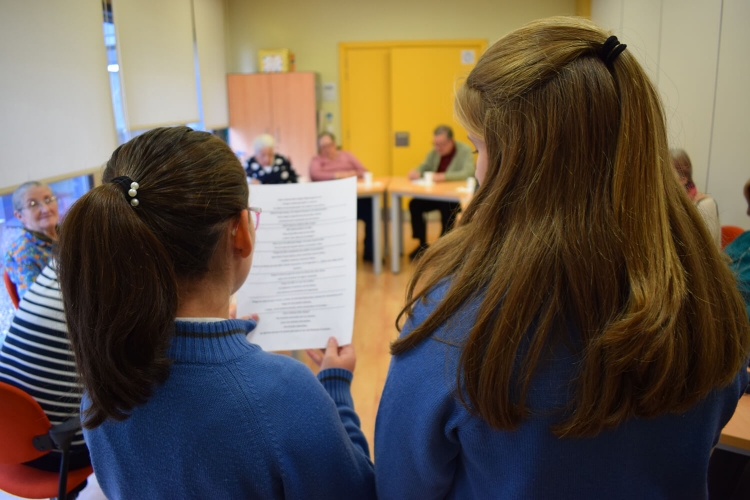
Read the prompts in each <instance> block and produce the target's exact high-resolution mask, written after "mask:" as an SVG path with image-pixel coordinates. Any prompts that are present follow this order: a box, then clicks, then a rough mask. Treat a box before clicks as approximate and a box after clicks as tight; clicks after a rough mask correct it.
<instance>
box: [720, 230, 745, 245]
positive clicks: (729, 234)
mask: <svg viewBox="0 0 750 500" xmlns="http://www.w3.org/2000/svg"><path fill="white" fill-rule="evenodd" d="M744 232H745V230H744V229H742V228H741V227H737V226H721V248H722V249H723V248H724V247H725V246H727V245H729V244H730V243H731V242H733V241H734V240H735V238H737V236H739V235H741V234H742V233H744Z"/></svg>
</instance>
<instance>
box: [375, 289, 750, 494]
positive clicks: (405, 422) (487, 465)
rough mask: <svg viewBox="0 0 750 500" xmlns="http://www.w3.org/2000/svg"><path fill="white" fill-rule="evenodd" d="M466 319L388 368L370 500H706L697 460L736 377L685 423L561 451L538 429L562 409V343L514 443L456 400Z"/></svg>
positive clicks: (570, 371) (428, 306) (660, 422)
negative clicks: (375, 487)
mask: <svg viewBox="0 0 750 500" xmlns="http://www.w3.org/2000/svg"><path fill="white" fill-rule="evenodd" d="M447 287H448V284H447V283H444V284H443V285H442V286H439V287H437V288H436V289H435V290H434V291H433V292H432V293H431V294H430V295H429V297H428V300H427V301H426V302H419V303H417V304H416V305H415V308H414V311H413V313H414V314H413V316H412V318H411V319H410V320H409V321H408V322H407V324H406V325H405V327H404V329H403V332H402V334H403V335H407V334H408V333H409V332H410V331H411V330H412V329H413V327H414V325H417V324H419V323H421V322H422V321H424V320H425V319H426V318H427V316H428V315H429V313H430V312H431V311H432V310H434V308H435V307H436V305H437V304H438V303H439V302H440V301H441V300H442V298H443V296H444V294H445V292H446V291H447ZM476 311H477V305H476V304H470V305H468V306H466V307H463V308H462V309H461V310H460V311H459V312H458V313H457V314H455V315H454V317H453V318H452V319H451V320H449V321H448V322H447V323H446V324H444V325H443V326H441V327H440V328H439V329H438V330H436V331H435V332H433V334H432V336H431V337H430V338H428V339H426V340H425V341H423V342H421V343H420V344H419V345H418V346H416V347H415V348H413V349H411V350H410V351H408V352H406V353H404V354H401V355H398V356H394V357H393V359H392V360H391V366H390V370H389V373H388V379H387V381H386V384H385V389H384V392H383V396H382V399H381V401H380V407H379V409H378V417H377V422H376V426H375V464H376V473H377V485H378V496H379V498H380V499H381V500H391V499H398V500H408V499H420V500H422V499H433V498H435V499H436V498H457V499H465V498H477V499H479V498H534V499H536V498H540V499H544V498H554V499H556V500H564V499H589V498H591V499H593V498H606V499H636V498H637V499H653V498H660V499H661V498H664V499H666V498H674V499H686V498H690V499H700V498H706V497H707V494H708V493H707V470H708V459H709V456H710V454H711V449H712V447H713V446H714V445H715V444H716V442H717V440H718V437H719V434H720V431H721V429H722V427H723V426H724V424H725V423H726V422H727V421H728V420H729V418H730V417H731V415H732V413H733V412H734V409H735V407H736V405H737V401H738V399H739V398H740V396H741V394H742V391H743V389H744V388H745V386H746V385H747V373H746V371H745V369H744V368H743V369H742V371H741V373H740V374H739V375H738V376H737V377H736V378H735V380H734V382H733V383H732V384H731V385H729V386H728V387H726V388H723V389H719V390H715V391H713V392H712V393H710V394H709V395H708V397H707V398H706V399H705V400H703V401H702V402H700V403H699V404H697V405H696V406H695V407H693V408H691V409H690V410H689V411H687V412H686V413H684V414H680V415H676V414H668V415H663V416H660V417H658V418H652V419H643V418H631V419H630V420H628V421H626V422H625V423H623V424H621V425H620V426H618V427H616V428H614V429H611V430H608V431H604V432H602V433H600V434H599V435H597V436H595V437H591V438H585V439H583V438H562V439H561V438H558V437H556V436H555V435H553V434H552V432H550V430H549V427H550V425H551V424H553V423H555V422H558V421H559V419H560V414H559V413H557V412H555V410H559V409H560V408H564V407H565V405H566V403H567V402H568V400H569V394H570V390H571V386H572V380H573V377H574V372H575V367H576V363H578V362H579V358H578V357H577V356H576V355H575V354H574V353H572V352H570V351H568V350H567V349H566V347H565V345H564V344H565V343H563V342H561V343H560V345H559V346H558V347H557V348H556V349H555V350H554V352H553V353H552V354H551V359H549V360H547V362H545V363H544V364H543V365H540V367H539V371H538V372H537V374H536V376H535V378H534V380H533V381H532V386H531V387H530V390H529V394H528V399H527V405H528V406H529V408H530V410H531V415H530V416H529V417H528V418H527V419H526V420H524V421H523V422H522V423H521V424H520V425H519V426H518V428H517V429H516V430H514V431H498V430H495V429H493V428H491V427H490V426H489V425H487V423H486V422H485V421H484V420H482V419H481V418H479V417H476V416H474V415H472V414H470V413H469V412H468V411H467V410H466V408H465V407H464V406H463V405H462V404H461V403H460V402H459V401H458V400H457V399H456V396H455V390H456V370H457V367H458V361H459V357H460V355H461V345H462V343H463V342H464V341H465V340H466V338H467V336H468V333H469V330H470V329H471V326H472V325H473V324H474V318H475V317H476ZM675 382H676V383H678V382H679V381H675Z"/></svg>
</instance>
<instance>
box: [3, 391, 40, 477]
mask: <svg viewBox="0 0 750 500" xmlns="http://www.w3.org/2000/svg"><path fill="white" fill-rule="evenodd" d="M51 427H52V424H50V422H49V419H48V418H47V415H45V414H44V411H43V410H42V407H41V406H39V403H37V402H36V401H35V400H34V398H32V397H31V396H29V395H28V394H26V393H25V392H23V391H22V390H21V389H19V388H17V387H13V386H12V385H9V384H6V383H3V382H0V443H2V444H3V445H2V446H0V464H20V463H24V462H28V461H29V460H34V459H35V458H38V457H41V456H42V455H46V454H47V453H49V452H47V451H39V450H37V449H36V448H35V447H34V444H33V439H34V437H36V436H41V435H44V434H47V433H48V432H49V430H50V428H51Z"/></svg>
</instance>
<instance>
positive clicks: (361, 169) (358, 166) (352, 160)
mask: <svg viewBox="0 0 750 500" xmlns="http://www.w3.org/2000/svg"><path fill="white" fill-rule="evenodd" d="M339 154H345V155H346V157H347V159H348V160H349V164H350V165H351V166H352V170H355V171H356V172H357V177H359V178H362V177H364V175H365V173H366V172H367V169H366V168H365V166H364V165H362V163H361V162H360V161H359V160H358V159H357V157H356V156H354V155H353V154H351V153H350V152H349V151H341V152H339Z"/></svg>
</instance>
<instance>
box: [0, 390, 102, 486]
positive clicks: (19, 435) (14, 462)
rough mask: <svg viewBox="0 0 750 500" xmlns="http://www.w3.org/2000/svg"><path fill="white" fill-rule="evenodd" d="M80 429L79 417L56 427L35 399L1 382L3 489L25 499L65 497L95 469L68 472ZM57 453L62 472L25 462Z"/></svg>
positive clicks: (0, 465) (0, 468)
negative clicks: (29, 464)
mask: <svg viewBox="0 0 750 500" xmlns="http://www.w3.org/2000/svg"><path fill="white" fill-rule="evenodd" d="M80 428H81V421H80V419H78V418H75V419H70V420H68V421H66V422H63V423H62V424H59V425H55V426H53V425H52V424H50V422H49V419H48V418H47V416H46V415H45V414H44V411H43V410H42V407H41V406H39V403H37V402H36V401H34V398H32V397H31V396H29V395H28V394H26V393H25V392H23V391H22V390H20V389H18V388H16V387H13V386H12V385H8V384H5V383H2V382H0V443H2V446H0V490H3V491H7V492H8V493H10V494H11V495H16V496H19V497H23V498H51V497H57V498H58V499H64V498H65V497H66V496H67V495H66V494H67V493H69V492H70V491H72V490H73V489H74V488H76V487H78V486H80V485H81V483H83V482H84V481H85V480H86V478H87V477H89V476H90V475H91V473H92V472H93V469H92V468H91V467H90V466H89V467H84V468H82V469H75V470H72V471H70V473H68V450H69V448H70V443H71V441H72V440H73V436H74V435H75V433H76V431H78V430H79V429H80ZM55 452H57V453H62V460H61V461H60V472H59V474H58V473H57V472H46V471H42V470H38V469H34V468H32V467H28V466H26V465H23V463H24V462H28V461H30V460H34V459H36V458H39V457H41V456H42V455H46V454H47V453H55Z"/></svg>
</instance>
